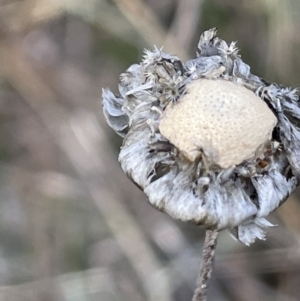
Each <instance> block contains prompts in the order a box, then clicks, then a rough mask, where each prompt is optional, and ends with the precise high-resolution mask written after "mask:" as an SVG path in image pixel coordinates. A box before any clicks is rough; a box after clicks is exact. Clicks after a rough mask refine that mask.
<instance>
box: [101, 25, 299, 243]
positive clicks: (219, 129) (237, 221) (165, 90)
mask: <svg viewBox="0 0 300 301" xmlns="http://www.w3.org/2000/svg"><path fill="white" fill-rule="evenodd" d="M119 93H120V95H116V94H114V93H112V92H111V91H110V90H109V89H104V90H103V112H104V116H105V118H106V121H107V123H108V124H109V125H110V126H111V127H112V128H113V129H114V130H115V131H116V132H117V133H118V134H119V135H120V136H122V137H123V138H124V141H123V145H122V148H121V150H120V154H119V161H120V163H121V167H122V169H123V171H124V172H125V173H126V174H127V176H128V177H129V178H130V179H131V180H132V181H133V182H134V183H135V184H136V185H137V186H138V187H140V189H142V190H143V191H144V193H145V194H146V195H147V196H148V198H149V202H150V203H151V204H152V205H153V206H154V207H155V208H157V209H158V210H161V211H163V212H165V213H167V214H169V215H170V216H172V217H174V218H176V219H179V220H182V221H189V222H193V223H195V224H197V225H202V226H203V227H205V228H207V229H218V230H221V229H228V230H229V231H230V232H231V233H232V234H234V236H235V237H236V238H237V239H239V240H240V241H241V242H243V243H245V244H247V245H248V244H250V243H252V242H253V241H254V240H255V239H256V238H259V239H264V237H265V234H264V230H263V228H265V227H267V226H271V224H270V223H269V222H268V221H267V220H266V219H265V217H266V216H268V214H269V213H270V212H272V211H273V210H275V209H276V208H277V207H278V206H280V205H281V204H282V203H283V202H284V201H285V200H286V199H287V197H288V196H289V195H290V193H291V192H292V191H293V190H294V189H295V188H296V186H297V185H298V184H299V179H300V128H299V125H300V108H299V96H298V94H297V91H296V90H291V89H288V88H283V87H281V86H279V85H277V84H270V83H268V82H267V81H265V80H263V79H261V78H259V77H258V76H255V75H253V74H251V72H250V67H249V66H248V65H247V64H245V63H244V62H243V61H242V59H241V58H240V56H239V55H238V51H237V49H236V47H235V43H231V44H230V45H228V44H227V43H226V42H225V41H223V40H221V39H220V38H218V37H217V36H216V30H215V29H211V30H208V31H206V32H204V33H203V34H202V35H201V37H200V41H199V44H198V52H197V57H196V58H193V59H191V60H189V61H187V62H182V61H181V60H180V59H179V58H178V57H176V56H174V55H170V54H168V53H164V52H163V51H162V50H161V49H157V48H155V49H154V50H153V51H149V50H146V51H145V56H144V59H143V60H142V62H141V63H139V64H134V65H132V66H130V67H129V68H128V69H127V70H126V72H124V73H122V74H121V75H120V82H119ZM200 100H201V101H200ZM223 104H224V106H223ZM205 105H207V106H206V107H205ZM222 113H223V116H222ZM177 115H178V116H177ZM197 127H199V131H198V129H197ZM187 158H189V159H190V160H188V159H187Z"/></svg>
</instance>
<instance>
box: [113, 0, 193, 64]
mask: <svg viewBox="0 0 300 301" xmlns="http://www.w3.org/2000/svg"><path fill="white" fill-rule="evenodd" d="M113 2H114V3H115V4H116V6H117V7H118V8H119V9H120V11H121V12H122V14H123V15H124V16H125V17H126V18H127V19H128V20H129V22H130V23H131V24H132V25H133V26H134V28H135V29H136V31H138V32H139V33H140V35H141V37H143V38H144V39H145V40H146V41H147V43H148V44H149V46H151V47H152V46H153V45H154V44H156V45H157V46H158V47H161V46H164V47H165V48H166V49H168V51H169V52H172V53H174V54H176V55H178V56H179V57H180V58H181V59H182V60H186V59H187V51H186V50H185V49H184V48H183V45H182V44H180V43H179V42H178V41H177V39H175V37H174V36H169V37H168V40H166V38H167V36H168V34H167V31H166V30H165V29H164V28H163V26H162V25H161V24H160V20H159V19H158V18H157V17H156V15H155V14H154V13H153V11H152V10H151V8H150V7H149V6H148V5H147V4H146V3H145V2H143V1H142V0H127V1H123V0H113Z"/></svg>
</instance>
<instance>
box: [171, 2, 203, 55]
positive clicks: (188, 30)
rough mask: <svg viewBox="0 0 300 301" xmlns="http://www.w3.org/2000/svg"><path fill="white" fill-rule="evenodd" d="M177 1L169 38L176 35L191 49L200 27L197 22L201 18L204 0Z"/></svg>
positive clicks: (186, 47)
mask: <svg viewBox="0 0 300 301" xmlns="http://www.w3.org/2000/svg"><path fill="white" fill-rule="evenodd" d="M177 2H178V3H177V9H176V13H175V16H174V19H173V22H172V25H171V28H170V30H169V35H168V38H167V40H168V39H169V38H173V37H176V41H177V43H178V44H180V45H184V46H185V49H189V48H190V46H191V42H192V40H193V38H194V36H195V32H196V31H197V29H198V28H197V24H198V23H199V19H200V18H199V16H200V15H201V6H202V5H203V0H186V1H180V0H179V1H177ZM197 35H198V33H197ZM197 38H198V37H197Z"/></svg>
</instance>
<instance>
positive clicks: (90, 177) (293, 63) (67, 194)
mask: <svg viewBox="0 0 300 301" xmlns="http://www.w3.org/2000/svg"><path fill="white" fill-rule="evenodd" d="M299 16H300V2H299V1H295V0H285V1H283V0H253V1H249V0H248V1H239V0H206V1H204V0H185V1H183V0H181V1H180V0H148V1H142V0H126V1H125V0H124V1H121V0H88V1H79V0H77V1H76V0H51V1H50V0H0V85H1V86H0V141H1V144H0V160H1V161H0V178H1V181H0V196H1V198H0V301H2V300H3V301H52V300H53V301H54V300H58V301H82V300H97V301H98V300H99V301H119V300H122V301H127V300H128V301H139V300H149V301H150V300H151V301H154V300H156V301H157V300H161V301H168V300H175V301H183V300H184V301H185V300H190V299H191V296H192V291H193V289H194V286H195V283H194V282H195V279H196V275H197V269H198V265H199V262H200V255H201V246H202V239H203V232H204V231H203V230H202V229H201V228H198V227H196V226H193V225H189V224H183V223H180V222H178V221H174V220H172V219H171V218H169V217H168V216H166V215H164V214H162V213H160V212H157V211H156V210H154V209H153V208H152V207H151V206H150V205H148V203H147V200H146V197H145V196H144V195H143V194H142V193H141V192H140V191H138V189H137V188H136V187H135V186H134V185H133V184H132V183H131V182H130V181H129V180H128V179H127V178H126V176H125V175H124V174H123V173H122V171H121V169H120V167H119V165H118V162H117V154H118V148H119V147H120V143H121V141H120V139H119V138H118V137H117V135H115V134H114V133H113V132H112V131H111V129H109V128H108V126H107V125H106V124H105V122H104V119H103V116H102V112H101V88H102V87H107V86H110V87H111V89H112V90H113V91H115V92H117V82H118V75H119V74H120V73H121V72H122V71H124V70H125V69H126V68H127V67H128V66H129V65H130V64H132V63H135V62H139V61H140V60H141V55H142V51H143V49H144V48H145V47H147V48H152V47H153V45H154V44H155V45H157V46H158V47H161V46H162V45H164V50H165V51H168V52H172V53H174V54H177V55H178V56H180V57H181V58H182V59H187V58H190V57H193V56H194V55H195V50H196V45H197V42H198V38H199V35H200V33H201V32H202V31H203V30H206V29H208V28H210V27H218V28H219V35H220V36H221V37H222V38H224V39H225V40H227V41H228V42H230V41H232V40H234V41H236V40H237V41H238V46H239V48H241V55H242V57H243V59H244V60H245V61H246V62H247V63H249V64H250V65H251V68H252V71H253V73H255V74H258V75H260V76H262V77H264V78H266V79H268V80H269V81H276V82H277V83H282V84H283V85H285V86H293V87H296V86H300V76H299V75H300V72H299V69H300V54H299V53H300V38H299V37H300V35H299V31H300V21H299V20H300V18H299ZM298 195H299V193H298ZM299 217H300V204H299V198H298V197H297V193H295V194H293V196H292V197H290V199H289V201H288V202H287V203H285V204H284V205H283V206H282V207H281V208H280V209H279V210H278V211H277V212H276V213H274V214H273V215H272V216H271V217H270V219H271V220H272V221H273V222H274V223H277V224H278V227H275V228H273V229H270V230H269V231H268V234H267V240H266V241H264V242H257V243H255V244H254V245H252V246H251V247H246V246H243V245H241V244H240V243H238V242H235V241H234V240H233V239H232V238H231V237H230V236H229V235H228V234H227V233H225V232H224V233H222V235H221V236H220V239H219V244H218V251H217V258H216V262H215V270H214V275H213V279H212V282H211V285H210V291H209V295H210V297H211V299H210V300H218V301H219V300H220V301H223V300H224V301H225V300H237V301H248V300H249V301H253V300H263V301H269V300H270V301H271V300H272V301H276V300H278V301H283V300H284V301H296V300H299V298H300V297H299V296H300V286H299V283H300V252H299V247H300V244H299V231H300V218H299Z"/></svg>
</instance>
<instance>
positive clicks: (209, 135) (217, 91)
mask: <svg viewBox="0 0 300 301" xmlns="http://www.w3.org/2000/svg"><path fill="white" fill-rule="evenodd" d="M186 92H187V93H186V94H185V95H183V96H182V97H181V98H180V99H179V101H178V102H177V103H176V104H170V105H169V106H168V107H167V108H166V109H165V111H164V115H163V117H162V119H161V122H160V125H159V130H160V132H161V134H162V135H163V136H164V137H165V138H167V139H168V140H169V141H170V142H171V143H172V144H174V145H175V146H176V147H177V148H178V149H179V150H180V151H181V152H182V153H183V155H184V156H185V157H186V158H187V159H189V160H190V161H195V159H196V158H197V157H198V156H199V155H200V154H201V153H204V154H205V156H206V158H207V159H208V160H209V161H210V163H211V164H217V165H219V166H220V167H222V168H227V167H231V166H235V165H238V164H240V163H242V162H243V161H244V160H247V159H251V158H255V156H256V155H257V152H258V150H259V149H260V148H261V146H263V145H264V144H265V143H266V142H267V141H269V140H270V139H271V135H272V131H273V129H274V127H275V125H276V123H277V118H276V117H275V115H274V114H273V112H272V111H271V110H270V109H269V107H268V106H267V104H266V103H265V102H264V101H263V100H262V99H261V98H259V97H258V96H257V95H255V93H253V92H252V91H250V90H248V89H247V88H245V87H244V86H242V85H239V84H235V83H232V82H229V81H226V80H207V79H199V80H195V81H193V82H191V83H190V84H188V85H187V86H186Z"/></svg>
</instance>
